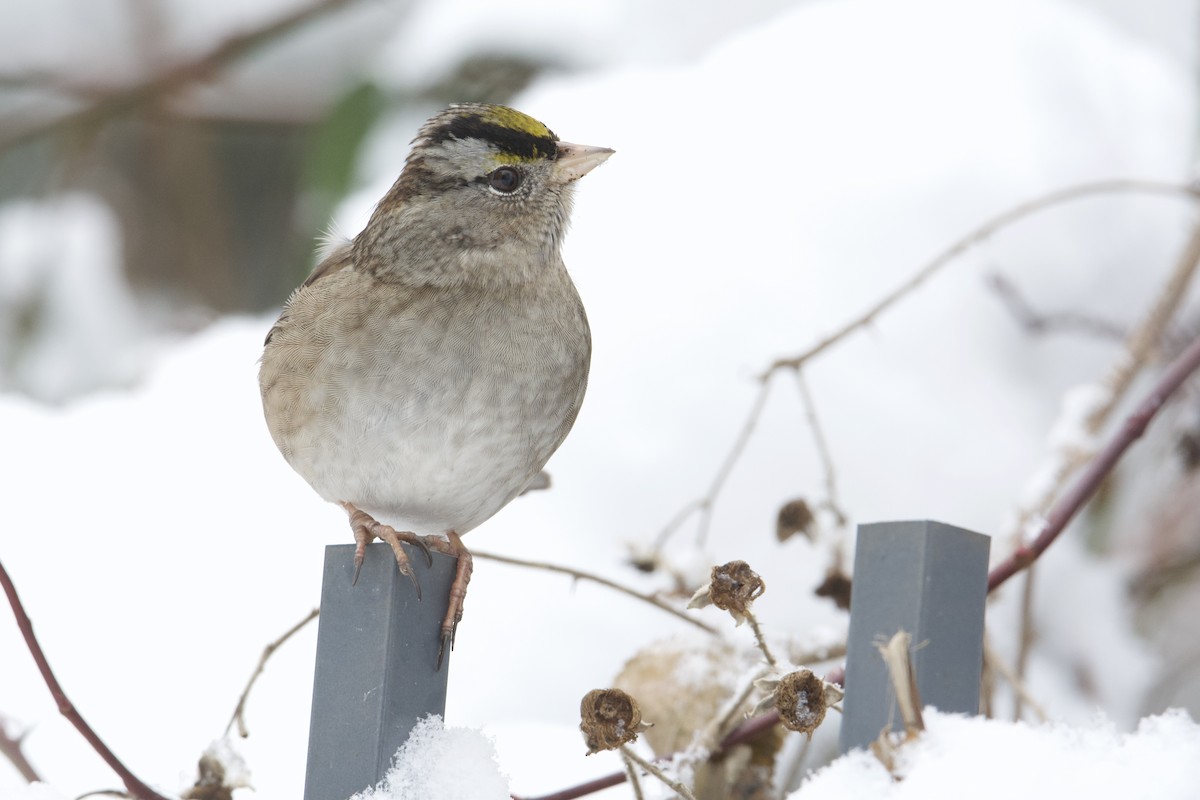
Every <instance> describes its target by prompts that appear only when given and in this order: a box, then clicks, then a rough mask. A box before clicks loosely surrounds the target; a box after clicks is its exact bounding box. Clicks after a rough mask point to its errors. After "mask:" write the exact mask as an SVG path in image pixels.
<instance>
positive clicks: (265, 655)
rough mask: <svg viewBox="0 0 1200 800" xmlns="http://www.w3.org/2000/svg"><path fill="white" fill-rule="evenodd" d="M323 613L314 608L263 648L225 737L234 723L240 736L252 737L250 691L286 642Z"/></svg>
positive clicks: (226, 729) (234, 710)
mask: <svg viewBox="0 0 1200 800" xmlns="http://www.w3.org/2000/svg"><path fill="white" fill-rule="evenodd" d="M320 613H321V609H319V608H314V609H313V610H312V611H310V612H308V616H306V617H305V618H304V619H302V620H300V621H299V622H297V623H296V624H295V625H293V626H292V627H290V628H288V630H287V632H286V633H284V634H283V635H282V636H280V637H279V638H278V639H276V640H275V641H273V642H271V643H270V644H268V645H267V646H266V647H264V648H263V652H262V655H261V656H259V659H258V666H256V667H255V668H254V674H252V675H251V676H250V680H249V681H247V682H246V688H245V689H243V690H242V696H241V697H239V698H238V702H237V708H235V709H233V716H231V717H230V718H229V724H228V725H226V726H225V735H226V736H228V735H229V731H230V729H232V728H233V723H235V722H236V723H237V726H238V736H241V737H242V738H243V739H245V738H246V737H247V736H249V735H250V731H249V730H248V729H247V728H246V719H245V716H244V715H245V713H246V701H247V700H248V699H249V698H250V690H251V689H253V688H254V682H255V681H257V680H258V676H259V675H262V672H263V668H265V667H266V666H267V659H269V658H270V657H271V656H272V655H273V654H274V653H275V651H276V650H278V649H279V648H280V647H281V646H282V645H283V643H284V642H286V641H287V640H288V639H290V638H292V637H293V636H295V635H296V633H297V632H298V631H299V630H300V629H301V628H303V627H304V626H305V625H307V624H308V623H310V622H312V621H313V620H314V619H316V618H317V616H318V615H319V614H320Z"/></svg>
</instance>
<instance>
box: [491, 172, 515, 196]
mask: <svg viewBox="0 0 1200 800" xmlns="http://www.w3.org/2000/svg"><path fill="white" fill-rule="evenodd" d="M520 185H521V173H519V172H517V171H516V170H515V169H513V168H512V167H500V168H498V169H494V170H492V173H491V174H490V175H488V186H491V187H492V188H493V189H495V190H496V191H497V192H500V193H501V194H512V193H513V192H515V191H516V190H517V187H518V186H520Z"/></svg>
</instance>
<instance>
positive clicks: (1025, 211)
mask: <svg viewBox="0 0 1200 800" xmlns="http://www.w3.org/2000/svg"><path fill="white" fill-rule="evenodd" d="M1124 192H1138V193H1142V194H1161V195H1174V196H1181V197H1185V198H1189V199H1191V200H1196V199H1197V198H1200V190H1198V189H1197V187H1195V186H1191V185H1185V184H1181V183H1172V182H1169V181H1155V180H1143V179H1138V178H1127V179H1126V178H1118V179H1114V180H1106V181H1095V182H1092V183H1081V184H1078V185H1076V186H1068V187H1066V188H1064V189H1056V190H1054V191H1052V192H1047V193H1046V194H1044V195H1041V196H1040V197H1035V198H1034V199H1032V200H1029V201H1026V202H1024V203H1021V204H1019V205H1016V206H1013V207H1012V208H1010V209H1008V210H1007V211H1005V212H1003V213H1002V214H999V215H997V216H995V217H993V218H992V219H990V220H988V221H987V222H985V223H984V224H982V225H980V226H979V227H978V228H976V229H975V230H973V231H971V232H970V233H969V234H967V235H966V236H964V237H963V238H961V239H959V240H958V241H957V242H955V243H954V244H952V245H950V247H948V248H946V249H945V250H943V251H942V252H941V253H940V254H939V255H938V256H937V257H936V258H934V259H933V260H932V261H930V262H929V263H928V264H926V265H925V266H924V267H922V268H921V269H919V270H918V271H917V272H916V273H914V274H913V275H912V276H911V277H910V278H908V280H906V281H904V282H903V283H902V284H900V285H899V286H897V287H896V288H895V289H893V290H892V291H891V292H889V293H888V294H886V295H884V296H883V297H882V298H880V299H879V300H878V301H876V303H875V304H874V305H872V306H871V307H870V308H868V309H867V310H866V312H864V313H863V314H862V315H860V316H859V317H858V318H857V319H854V320H852V321H850V322H849V323H847V324H846V325H844V326H842V327H841V328H839V329H838V330H837V331H835V332H834V333H832V334H830V335H829V336H827V337H825V338H824V339H822V340H821V341H819V342H817V343H816V344H815V345H813V346H812V347H810V348H809V349H807V350H805V351H804V352H802V353H800V354H799V355H795V356H791V357H789V358H780V359H777V360H776V361H775V362H773V363H772V364H771V365H770V366H769V367H768V368H767V370H766V371H765V372H764V373H763V374H762V376H761V378H762V380H766V379H767V378H769V377H770V376H771V375H772V374H774V373H775V372H777V371H778V370H781V369H799V368H800V367H801V366H803V365H804V364H805V362H807V361H809V360H811V359H813V358H815V357H816V356H818V355H820V354H821V353H823V352H825V351H826V350H828V349H829V348H830V347H832V346H833V345H835V344H837V343H838V342H840V341H841V340H842V339H844V338H846V337H847V336H849V335H850V334H851V333H854V332H855V331H857V330H859V329H860V328H864V327H866V326H867V325H869V324H871V323H872V322H874V321H875V319H876V318H877V317H879V315H881V314H882V313H883V312H885V311H887V310H888V309H890V308H891V307H892V306H893V305H895V304H896V302H897V301H899V300H901V299H902V298H903V297H904V296H905V295H907V294H909V293H910V292H912V291H913V290H914V289H916V288H918V287H919V286H920V285H921V284H923V283H924V282H925V281H926V280H928V279H929V278H930V277H931V276H933V275H934V274H935V273H937V272H938V271H939V270H940V269H942V267H944V266H946V265H947V264H949V263H950V262H951V261H954V260H955V259H956V258H958V257H959V256H961V255H962V254H963V253H965V252H967V251H968V250H970V249H971V248H972V247H974V246H976V245H977V244H979V243H980V242H982V241H984V240H985V239H988V238H989V237H991V236H994V235H995V234H996V233H997V232H998V231H1000V230H1001V229H1002V228H1005V227H1007V226H1009V225H1011V224H1013V223H1014V222H1017V221H1018V220H1021V219H1024V218H1025V217H1028V216H1030V215H1032V214H1036V213H1037V212H1039V211H1044V210H1045V209H1047V208H1050V207H1052V206H1057V205H1062V204H1064V203H1068V202H1071V201H1073V200H1078V199H1079V198H1082V197H1089V196H1093V195H1101V194H1113V193H1124Z"/></svg>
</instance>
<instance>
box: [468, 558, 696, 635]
mask: <svg viewBox="0 0 1200 800" xmlns="http://www.w3.org/2000/svg"><path fill="white" fill-rule="evenodd" d="M471 554H472V555H473V556H475V557H476V558H486V559H488V560H489V561H499V562H500V563H501V564H512V565H514V566H517V567H530V568H531V569H544V570H547V571H549V572H559V573H562V574H563V575H570V576H571V577H572V578H575V579H576V580H585V581H592V582H593V583H598V584H600V585H601V586H607V587H608V588H610V589H615V590H616V591H618V592H621V593H622V594H627V595H629V596H630V597H635V598H637V599H638V600H641V601H642V602H645V603H649V604H650V605H652V606H654V607H655V608H659V609H662V610H663V611H666V612H667V613H668V614H672V615H674V616H676V617H679V618H680V619H682V620H684V621H686V622H689V623H691V624H692V625H695V626H696V627H697V628H701V629H703V630H705V631H708V632H709V633H716V632H717V629H716V628H714V627H712V626H711V625H709V624H707V623H704V622H701V621H700V620H698V619H696V618H695V617H692V616H689V615H688V614H685V613H684V612H682V611H680V610H679V609H677V608H675V607H674V606H672V605H670V604H669V603H665V602H663V601H662V600H660V599H658V598H657V597H655V596H653V595H649V594H643V593H642V592H639V591H637V590H636V589H630V588H629V587H628V586H622V585H621V584H619V583H617V582H616V581H610V580H609V579H608V578H603V577H601V576H599V575H594V574H592V573H590V572H584V571H583V570H578V569H573V568H571V567H563V566H559V565H558V564H549V563H546V562H545V561H527V560H525V559H523V558H513V557H511V556H501V555H497V554H495V553H481V552H480V551H478V550H472V551H471Z"/></svg>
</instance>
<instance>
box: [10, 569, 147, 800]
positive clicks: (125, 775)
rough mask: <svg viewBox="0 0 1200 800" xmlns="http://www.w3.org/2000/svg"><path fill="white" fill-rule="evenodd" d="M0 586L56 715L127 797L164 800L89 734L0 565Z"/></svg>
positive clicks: (97, 738) (97, 737)
mask: <svg viewBox="0 0 1200 800" xmlns="http://www.w3.org/2000/svg"><path fill="white" fill-rule="evenodd" d="M0 585H2V586H3V587H4V594H5V595H7V596H8V604H9V605H10V606H12V610H13V616H14V617H16V620H17V628H19V629H20V631H21V635H22V636H23V637H24V638H25V645H26V647H28V648H29V653H30V655H32V656H33V660H34V663H36V664H37V668H38V671H39V672H41V673H42V679H43V680H44V681H45V682H46V688H48V689H49V690H50V694H51V696H53V697H54V702H55V703H57V704H58V711H59V713H60V714H62V715H63V716H64V717H66V718H67V719H68V720H70V721H71V724H72V725H74V726H75V728H76V730H78V731H79V732H80V733H81V734H82V735H83V738H84V739H86V740H87V743H88V744H90V745H91V746H92V749H93V750H95V751H96V752H97V753H99V754H100V757H101V758H103V759H104V761H105V763H106V764H108V766H110V767H111V768H112V770H113V771H114V772H116V773H117V775H118V777H120V778H121V781H122V783H124V784H125V788H126V789H127V790H128V791H129V793H130V794H131V795H133V796H134V797H136V798H137V799H138V800H167V799H166V798H165V797H163V796H162V795H161V794H159V793H158V792H156V791H154V790H153V789H151V788H150V787H149V786H147V785H146V784H145V783H143V782H142V781H141V780H140V779H139V778H138V777H137V776H136V775H134V774H133V773H132V772H130V771H129V768H128V767H126V766H125V765H124V764H123V763H121V760H120V759H119V758H117V757H116V755H115V754H114V753H113V752H112V750H109V749H108V745H106V744H105V743H104V741H103V740H102V739H101V738H100V737H99V736H98V735H97V734H96V732H95V731H94V730H92V727H91V726H90V725H88V724H87V722H85V721H84V719H83V715H82V714H80V713H79V711H78V710H77V709H76V708H75V706H74V705H73V704H72V703H71V701H70V700H69V699H67V694H66V692H64V691H63V688H62V685H61V684H59V682H58V679H57V678H55V677H54V671H53V670H51V669H50V662H49V661H47V660H46V654H45V652H43V651H42V646H41V645H40V644H38V640H37V637H36V636H34V634H33V623H32V622H31V621H30V619H29V615H28V614H26V613H25V607H24V606H23V605H21V599H20V598H19V597H18V596H17V587H16V586H15V585H14V584H13V582H12V579H11V578H10V577H9V576H8V570H6V569H5V568H4V564H2V563H0Z"/></svg>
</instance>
